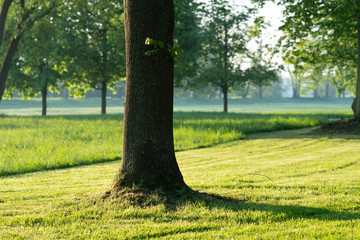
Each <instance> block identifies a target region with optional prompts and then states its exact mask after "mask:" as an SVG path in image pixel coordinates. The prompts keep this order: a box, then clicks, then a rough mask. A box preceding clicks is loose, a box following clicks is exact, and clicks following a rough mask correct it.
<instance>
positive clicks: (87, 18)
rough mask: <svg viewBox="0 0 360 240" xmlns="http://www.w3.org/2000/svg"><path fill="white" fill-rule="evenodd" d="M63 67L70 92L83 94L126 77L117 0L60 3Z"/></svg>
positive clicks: (109, 85)
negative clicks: (114, 0) (61, 6)
mask: <svg viewBox="0 0 360 240" xmlns="http://www.w3.org/2000/svg"><path fill="white" fill-rule="evenodd" d="M63 9H64V10H63V13H62V14H63V16H62V22H61V29H62V34H61V38H60V43H61V45H62V48H61V54H62V55H63V56H65V58H64V61H63V64H62V65H63V66H61V68H62V69H64V72H65V76H66V77H67V78H68V79H69V80H68V81H67V82H66V87H67V88H69V89H70V94H71V95H75V96H76V97H83V96H84V94H85V93H86V92H87V91H88V90H90V89H98V90H101V89H102V88H103V87H104V83H105V84H106V86H108V87H109V88H111V89H114V87H115V85H116V83H117V82H118V81H120V80H121V79H122V78H124V77H125V36H124V35H125V34H124V17H123V6H122V3H120V2H111V1H110V2H109V1H104V2H99V1H83V0H81V1H76V2H67V3H66V4H64V6H63Z"/></svg>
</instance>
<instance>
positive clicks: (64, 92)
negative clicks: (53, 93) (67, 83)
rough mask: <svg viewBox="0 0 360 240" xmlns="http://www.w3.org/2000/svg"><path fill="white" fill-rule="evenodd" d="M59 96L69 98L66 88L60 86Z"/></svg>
mask: <svg viewBox="0 0 360 240" xmlns="http://www.w3.org/2000/svg"><path fill="white" fill-rule="evenodd" d="M60 96H61V97H62V98H64V99H66V100H67V99H68V98H69V90H68V89H67V88H61V90H60Z"/></svg>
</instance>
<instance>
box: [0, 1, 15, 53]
mask: <svg viewBox="0 0 360 240" xmlns="http://www.w3.org/2000/svg"><path fill="white" fill-rule="evenodd" d="M13 1H14V0H4V2H3V4H2V6H1V12H0V46H1V45H2V41H3V40H4V31H5V23H6V19H7V14H8V12H9V8H10V6H11V4H12V2H13Z"/></svg>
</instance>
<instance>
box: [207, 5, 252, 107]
mask: <svg viewBox="0 0 360 240" xmlns="http://www.w3.org/2000/svg"><path fill="white" fill-rule="evenodd" d="M235 9H236V8H234V6H232V5H230V3H229V2H228V1H226V0H222V1H218V0H211V1H209V4H208V5H207V6H206V7H205V8H204V16H203V22H204V31H205V33H204V42H203V56H202V67H201V72H200V75H201V76H200V80H201V82H202V83H205V84H208V83H210V84H211V85H212V86H214V87H216V88H219V89H220V90H221V92H222V94H223V99H224V108H223V109H224V112H227V111H228V93H229V90H230V89H231V87H233V86H234V85H235V84H236V83H237V82H238V80H239V79H241V78H240V77H239V76H237V69H238V65H237V64H236V63H235V58H236V57H237V56H239V55H240V54H244V53H245V52H246V51H247V49H246V42H247V29H246V28H247V23H246V21H247V20H248V19H249V15H250V12H239V11H237V10H235Z"/></svg>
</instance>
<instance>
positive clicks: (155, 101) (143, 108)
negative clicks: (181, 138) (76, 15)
mask: <svg viewBox="0 0 360 240" xmlns="http://www.w3.org/2000/svg"><path fill="white" fill-rule="evenodd" d="M124 13H125V39H126V93H125V107H124V141H123V160H122V166H121V169H120V172H119V174H118V176H117V177H116V179H115V182H114V185H113V188H114V189H115V190H116V189H118V188H122V187H133V186H134V185H140V186H141V187H144V188H149V189H155V188H161V187H163V188H182V187H185V186H186V185H185V183H184V180H183V177H182V174H181V172H180V169H179V167H178V164H177V162H176V158H175V151H174V139H173V96H174V92H173V89H174V60H173V59H172V58H171V57H170V56H169V55H168V51H167V48H163V49H160V50H159V51H158V53H157V54H156V56H146V55H145V53H146V52H147V51H149V50H153V49H154V47H153V46H151V45H150V46H147V45H145V44H144V43H145V40H146V38H151V39H154V40H157V41H163V42H164V45H165V46H167V45H168V44H170V45H171V46H172V45H173V31H174V4H173V1H172V0H147V1H143V0H124Z"/></svg>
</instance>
